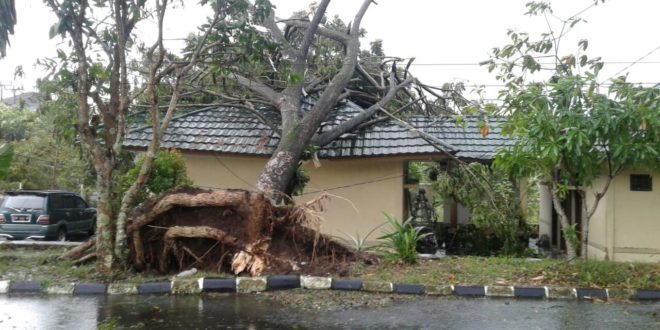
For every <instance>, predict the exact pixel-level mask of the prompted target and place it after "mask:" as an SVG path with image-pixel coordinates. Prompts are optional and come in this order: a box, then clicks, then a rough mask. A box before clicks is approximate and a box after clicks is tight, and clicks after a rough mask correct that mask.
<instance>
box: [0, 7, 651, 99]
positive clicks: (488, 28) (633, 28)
mask: <svg viewBox="0 0 660 330" xmlns="http://www.w3.org/2000/svg"><path fill="white" fill-rule="evenodd" d="M528 1H529V0H506V1H494V0H452V1H447V0H405V1H403V0H377V1H376V2H377V3H378V4H377V5H375V4H372V6H371V7H370V9H369V11H368V12H367V14H366V17H365V19H364V20H363V23H362V27H363V28H365V29H366V30H367V32H368V34H367V37H366V39H365V40H364V41H363V48H367V47H368V43H369V41H371V40H373V39H382V40H383V42H384V48H385V52H386V53H387V54H388V55H392V56H400V57H415V58H416V61H415V63H416V64H417V65H415V66H414V67H413V69H412V70H413V74H414V75H416V76H417V77H419V78H420V79H421V80H422V81H423V82H426V83H428V84H431V85H437V86H440V85H442V84H443V83H445V82H458V81H462V82H465V83H466V84H467V85H468V86H470V85H486V88H487V90H488V91H489V93H488V94H489V95H495V94H494V92H495V91H496V90H497V89H498V88H499V87H498V86H497V85H498V82H497V81H495V80H494V79H493V77H492V75H490V74H489V73H488V72H487V70H486V69H485V68H484V67H480V66H478V65H476V63H478V62H480V61H483V60H485V59H487V58H488V53H489V52H490V50H491V49H492V47H495V46H502V45H504V44H505V43H506V42H507V35H506V31H507V30H508V29H510V28H512V29H515V30H518V31H528V32H532V33H540V32H544V31H546V30H547V27H546V24H545V22H544V21H543V20H542V19H540V18H538V17H536V18H534V17H528V16H524V15H523V14H524V12H525V3H527V2H528ZM197 2H198V1H197V0H187V1H186V7H185V8H184V9H181V10H180V11H179V12H176V13H174V14H171V15H170V17H169V20H168V21H167V22H166V25H167V27H168V28H167V31H166V38H169V39H177V38H183V37H185V36H186V35H187V34H188V32H189V31H193V30H194V28H195V26H196V25H197V24H198V23H200V22H203V21H204V15H206V13H205V12H204V11H202V10H201V9H199V8H198V7H197V5H196V4H197ZM272 2H273V3H274V4H275V5H276V6H277V8H278V9H277V11H276V12H277V14H278V16H281V17H286V16H288V15H290V13H291V12H293V11H295V10H299V9H304V8H307V6H308V4H309V3H310V1H307V0H273V1H272ZM360 3H361V1H358V0H334V1H332V2H331V4H330V9H329V14H330V15H334V14H338V15H339V16H340V17H341V18H342V19H343V20H345V21H350V20H352V18H353V15H354V13H355V11H356V10H357V8H358V7H359V5H360ZM552 4H553V8H554V10H555V15H556V16H558V17H561V18H567V17H570V16H571V15H574V14H576V13H578V12H580V11H582V10H584V9H585V8H588V7H589V6H590V5H592V4H593V0H555V1H553V2H552ZM16 5H17V7H18V8H17V14H18V25H17V26H16V33H15V35H13V36H11V47H10V48H8V56H7V57H6V58H4V59H2V60H0V85H2V88H3V89H4V95H5V97H7V96H9V95H11V91H10V90H9V89H11V88H21V87H22V88H23V89H24V90H25V91H29V90H33V89H34V81H35V80H36V79H37V78H38V77H39V76H40V75H41V74H42V73H41V72H40V71H38V70H36V69H35V67H34V63H35V61H36V59H37V58H41V57H52V56H54V55H55V49H56V47H57V43H58V42H61V40H59V38H56V39H54V40H49V38H48V29H49V27H50V26H51V25H52V24H53V23H54V22H55V18H54V15H53V14H52V13H50V12H49V11H48V10H47V9H46V8H45V6H44V5H43V3H42V0H19V1H16ZM659 13H660V1H658V0H607V1H606V2H605V3H604V4H599V5H597V6H594V7H592V8H589V9H587V10H586V11H585V12H584V13H583V14H582V15H580V16H581V17H582V18H584V19H586V20H587V23H586V24H581V25H579V26H578V27H577V28H576V29H575V30H573V31H572V32H571V33H570V34H569V35H567V38H566V40H565V41H564V45H563V47H562V48H563V49H564V50H565V51H566V52H575V51H576V45H577V41H578V40H579V39H588V40H589V54H590V55H591V56H602V58H603V60H604V61H605V62H606V65H605V68H604V70H603V72H602V74H601V80H605V79H606V78H609V77H610V76H611V75H613V74H615V73H617V72H619V71H621V70H624V71H625V72H629V73H630V74H629V81H633V82H643V83H647V84H650V83H656V82H658V81H660V33H659V32H660V19H658V14H659ZM166 19H167V18H166ZM551 23H552V24H553V26H554V27H556V28H558V27H560V25H561V23H560V21H559V20H556V19H551ZM141 29H142V30H140V31H139V33H141V34H143V35H148V34H150V33H151V32H150V31H147V30H148V29H147V27H146V26H142V27H141ZM166 46H168V47H172V48H175V47H177V41H174V40H171V41H168V44H167V45H166ZM649 53H650V54H649ZM646 55H647V56H646ZM644 56H646V57H644ZM642 57H644V58H643V59H642V60H641V61H640V62H638V63H636V64H633V62H636V61H638V60H639V59H640V58H642ZM18 65H22V66H23V68H24V70H25V72H26V74H27V76H26V77H25V78H24V79H22V80H21V79H19V80H14V79H13V72H14V68H15V67H16V66H18Z"/></svg>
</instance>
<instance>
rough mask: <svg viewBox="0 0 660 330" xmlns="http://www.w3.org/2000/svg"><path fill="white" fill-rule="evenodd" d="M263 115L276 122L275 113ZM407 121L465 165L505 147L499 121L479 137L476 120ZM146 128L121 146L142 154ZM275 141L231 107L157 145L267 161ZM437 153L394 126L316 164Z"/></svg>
mask: <svg viewBox="0 0 660 330" xmlns="http://www.w3.org/2000/svg"><path fill="white" fill-rule="evenodd" d="M360 111H362V110H361V109H360V108H359V107H358V106H357V105H355V104H353V103H350V102H346V103H344V104H341V105H339V106H338V107H337V108H336V109H335V111H333V113H332V114H331V115H330V116H329V117H328V119H327V120H326V121H325V122H323V123H322V125H321V127H320V128H319V130H320V131H326V130H328V129H329V128H331V127H333V126H335V125H337V124H338V123H340V122H342V121H344V120H346V119H347V118H350V117H351V116H353V115H355V114H356V113H358V112H360ZM264 114H265V115H266V116H267V117H269V118H271V119H276V120H279V119H278V118H279V116H278V115H277V113H276V112H275V111H274V110H264ZM408 121H409V122H410V124H411V125H412V126H414V127H415V128H417V129H418V130H420V131H423V132H425V133H428V134H430V135H431V136H433V137H434V138H435V139H437V140H440V141H442V142H444V144H448V145H451V146H452V147H453V148H455V150H453V151H454V152H455V154H456V156H458V157H460V158H465V159H477V160H489V159H493V157H494V155H495V153H496V151H497V149H498V148H500V147H502V146H506V145H508V144H510V140H509V139H508V138H505V137H502V136H501V134H500V129H499V127H498V126H499V124H500V123H501V122H502V119H495V120H493V119H490V120H489V134H488V135H487V136H486V137H485V138H484V137H482V136H481V134H480V130H479V128H478V123H479V121H480V119H478V118H477V117H465V118H464V121H463V125H456V123H455V121H454V120H453V119H451V118H433V117H419V116H418V117H411V118H408ZM151 133H152V130H151V127H141V128H133V129H131V130H130V131H129V133H128V134H127V136H126V138H125V141H124V145H125V146H126V147H133V148H145V147H146V146H147V145H148V143H149V140H150V139H151ZM278 142H279V136H277V135H276V134H273V131H272V130H271V129H270V128H269V127H268V126H267V125H264V124H263V123H261V122H260V120H259V119H258V118H257V117H256V116H255V115H253V114H252V113H251V112H249V111H248V110H243V109H240V108H234V107H211V108H204V109H201V110H198V111H193V112H189V113H186V114H184V115H181V116H179V117H176V118H174V119H173V120H172V122H171V124H170V127H169V129H168V130H167V132H166V133H165V135H164V137H163V141H162V144H161V145H162V147H164V148H176V149H180V150H190V151H207V152H218V153H228V154H243V155H257V156H270V155H271V154H272V152H273V151H274V150H275V148H276V146H277V143H278ZM439 153H441V151H439V150H438V149H436V148H435V147H433V146H432V145H431V144H430V143H429V142H427V141H426V140H424V139H423V138H421V137H419V136H418V134H415V133H414V132H411V131H410V130H409V129H407V128H405V127H404V126H403V125H402V124H400V123H397V122H395V121H393V120H390V121H384V122H379V123H377V124H374V125H371V126H369V127H367V128H365V129H362V130H359V131H354V132H352V133H349V134H344V135H342V136H341V137H340V138H338V139H336V140H335V141H333V142H331V143H330V144H328V145H326V146H325V147H323V148H321V149H320V150H319V157H321V158H340V157H372V156H394V155H413V154H439Z"/></svg>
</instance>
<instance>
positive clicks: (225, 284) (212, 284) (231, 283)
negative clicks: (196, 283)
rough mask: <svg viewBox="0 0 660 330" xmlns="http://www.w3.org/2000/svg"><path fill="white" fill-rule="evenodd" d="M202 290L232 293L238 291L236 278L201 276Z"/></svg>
mask: <svg viewBox="0 0 660 330" xmlns="http://www.w3.org/2000/svg"><path fill="white" fill-rule="evenodd" d="M200 281H201V283H202V292H217V293H230V292H236V279H235V278H206V277H204V278H201V279H200Z"/></svg>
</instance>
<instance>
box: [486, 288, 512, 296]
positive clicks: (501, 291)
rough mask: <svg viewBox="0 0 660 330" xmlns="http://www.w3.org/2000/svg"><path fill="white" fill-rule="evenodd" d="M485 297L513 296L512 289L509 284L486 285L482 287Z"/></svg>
mask: <svg viewBox="0 0 660 330" xmlns="http://www.w3.org/2000/svg"><path fill="white" fill-rule="evenodd" d="M484 291H485V293H486V297H494V298H511V297H513V294H514V292H513V291H514V290H513V287H512V286H509V285H488V286H486V287H484Z"/></svg>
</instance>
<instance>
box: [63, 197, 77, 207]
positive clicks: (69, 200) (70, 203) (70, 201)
mask: <svg viewBox="0 0 660 330" xmlns="http://www.w3.org/2000/svg"><path fill="white" fill-rule="evenodd" d="M62 200H63V201H64V207H65V208H67V209H75V208H76V196H73V195H64V196H62Z"/></svg>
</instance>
